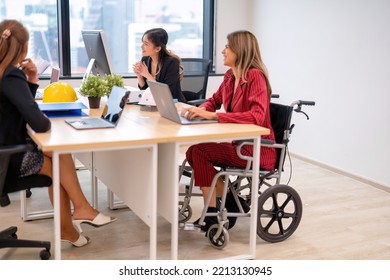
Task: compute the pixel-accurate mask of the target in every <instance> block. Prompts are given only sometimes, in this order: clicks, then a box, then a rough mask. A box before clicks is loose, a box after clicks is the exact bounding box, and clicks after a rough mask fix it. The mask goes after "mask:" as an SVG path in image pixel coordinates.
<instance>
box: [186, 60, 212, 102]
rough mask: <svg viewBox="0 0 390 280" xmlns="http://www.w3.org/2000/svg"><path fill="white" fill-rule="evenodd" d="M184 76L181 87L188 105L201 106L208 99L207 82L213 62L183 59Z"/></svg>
mask: <svg viewBox="0 0 390 280" xmlns="http://www.w3.org/2000/svg"><path fill="white" fill-rule="evenodd" d="M181 61H182V66H183V68H184V76H183V78H182V79H181V82H180V85H181V90H182V92H183V95H184V97H185V98H186V99H187V103H188V104H190V105H193V106H199V105H200V104H202V103H203V102H204V100H205V98H206V90H207V82H208V79H209V72H210V67H211V60H209V59H203V58H182V59H181Z"/></svg>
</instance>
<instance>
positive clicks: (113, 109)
mask: <svg viewBox="0 0 390 280" xmlns="http://www.w3.org/2000/svg"><path fill="white" fill-rule="evenodd" d="M128 96H129V92H126V90H125V89H124V88H121V87H117V86H114V87H113V88H112V90H111V93H110V96H109V98H108V99H107V103H106V105H105V107H104V109H103V112H102V118H103V119H105V120H107V121H109V122H111V123H113V124H116V123H117V122H118V119H119V116H120V114H121V113H122V110H123V108H124V106H125V105H126V101H127V98H128Z"/></svg>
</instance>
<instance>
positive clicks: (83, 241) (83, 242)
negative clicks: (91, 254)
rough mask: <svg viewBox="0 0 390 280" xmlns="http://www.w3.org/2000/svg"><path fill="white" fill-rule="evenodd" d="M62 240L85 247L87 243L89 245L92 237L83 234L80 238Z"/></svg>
mask: <svg viewBox="0 0 390 280" xmlns="http://www.w3.org/2000/svg"><path fill="white" fill-rule="evenodd" d="M61 241H62V242H68V243H70V244H72V245H73V246H75V247H83V246H85V245H88V244H89V243H91V239H90V238H89V237H88V236H84V235H82V234H80V235H79V238H78V239H77V240H76V241H74V242H72V241H70V240H66V239H61Z"/></svg>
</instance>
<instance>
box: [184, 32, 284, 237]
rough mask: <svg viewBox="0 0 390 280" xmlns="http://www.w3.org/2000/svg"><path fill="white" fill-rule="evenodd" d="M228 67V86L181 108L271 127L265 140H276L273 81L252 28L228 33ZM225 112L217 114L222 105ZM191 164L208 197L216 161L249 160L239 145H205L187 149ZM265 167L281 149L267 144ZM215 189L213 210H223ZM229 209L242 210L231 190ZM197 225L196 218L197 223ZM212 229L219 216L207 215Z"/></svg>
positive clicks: (241, 163)
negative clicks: (238, 149) (272, 115)
mask: <svg viewBox="0 0 390 280" xmlns="http://www.w3.org/2000/svg"><path fill="white" fill-rule="evenodd" d="M222 55H223V61H224V65H225V66H228V67H230V69H229V70H228V71H227V72H226V73H225V75H224V79H223V82H222V84H221V85H220V86H219V89H218V90H217V92H215V93H214V94H213V96H212V97H211V98H209V99H208V100H206V102H205V103H203V104H202V105H201V106H200V107H191V108H185V109H183V111H182V112H181V114H182V115H183V116H185V117H186V118H188V119H193V118H202V119H213V120H218V122H221V123H243V124H256V125H259V126H262V127H266V128H268V129H270V131H271V133H270V134H269V135H267V136H264V137H263V138H265V139H272V140H274V132H273V130H272V126H271V120H270V112H269V106H270V97H271V92H272V90H271V85H270V83H269V79H268V73H267V69H266V67H265V65H264V63H263V61H262V59H261V55H260V48H259V45H258V42H257V39H256V37H255V36H254V35H253V34H252V33H250V32H249V31H236V32H233V33H231V34H229V35H228V36H227V44H226V45H225V48H224V49H223V51H222ZM222 106H223V107H224V109H225V112H216V111H217V110H218V109H220V108H221V107H222ZM242 152H243V154H244V155H248V156H251V155H252V154H253V146H251V145H247V146H244V148H243V149H242ZM186 158H187V161H188V163H189V164H190V166H191V167H192V169H193V172H194V177H195V185H196V186H200V188H201V190H202V193H203V198H204V201H206V199H207V197H208V195H209V190H210V185H211V182H212V180H213V177H214V175H215V174H216V170H215V168H214V166H215V165H229V166H236V167H245V164H246V161H245V160H242V159H240V158H239V157H238V156H237V154H236V147H235V145H234V143H202V144H196V145H193V146H191V147H190V148H189V149H188V151H187V152H186ZM260 159H261V162H260V166H261V168H264V169H268V170H272V169H274V167H275V163H276V151H275V149H273V148H264V147H263V148H261V157H260ZM216 190H217V194H218V195H220V194H222V190H223V182H222V180H220V181H218V183H217V187H216ZM217 194H216V193H215V192H214V193H213V196H212V199H211V202H210V205H209V208H208V210H207V212H217V209H216V196H217ZM241 204H242V205H243V209H244V210H245V211H246V212H247V211H249V207H248V205H245V202H244V201H243V200H241ZM226 208H227V210H228V211H229V212H238V207H237V205H236V203H235V201H234V198H233V197H232V196H231V195H230V193H228V196H227V200H226ZM235 222H236V217H229V228H231V227H233V225H234V224H235ZM195 223H196V222H195ZM205 223H206V225H205V226H202V229H203V230H204V231H206V232H207V230H208V228H209V227H210V226H211V225H212V224H214V223H218V220H217V217H216V216H212V217H206V218H205Z"/></svg>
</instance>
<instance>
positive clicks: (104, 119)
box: [65, 86, 130, 129]
mask: <svg viewBox="0 0 390 280" xmlns="http://www.w3.org/2000/svg"><path fill="white" fill-rule="evenodd" d="M129 94H130V92H129V91H128V90H127V89H125V88H122V87H118V86H114V87H113V88H112V90H111V93H110V96H109V97H108V99H107V103H106V106H105V107H104V109H103V113H102V116H101V117H100V118H77V119H67V120H65V122H66V123H67V124H69V125H71V126H72V127H73V128H75V129H95V128H113V127H116V125H117V124H118V122H119V119H120V117H121V115H122V111H123V108H124V107H125V105H126V100H127V98H128V97H129Z"/></svg>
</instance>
